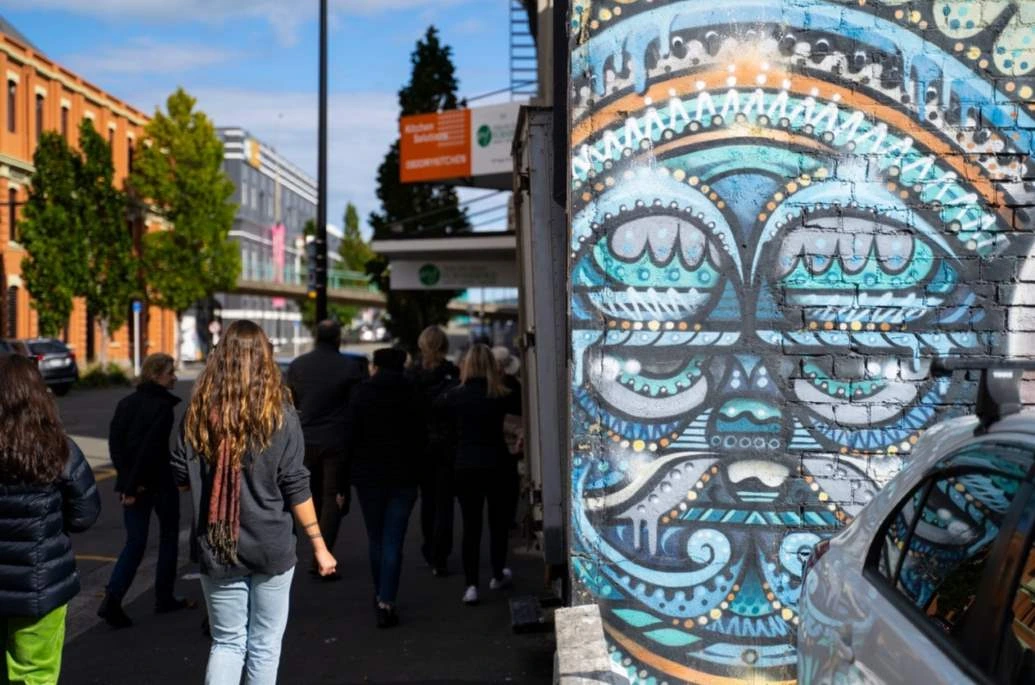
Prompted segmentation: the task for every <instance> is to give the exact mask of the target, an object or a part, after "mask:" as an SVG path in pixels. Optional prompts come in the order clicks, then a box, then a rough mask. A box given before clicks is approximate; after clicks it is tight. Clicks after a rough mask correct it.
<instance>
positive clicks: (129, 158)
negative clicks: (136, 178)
mask: <svg viewBox="0 0 1035 685" xmlns="http://www.w3.org/2000/svg"><path fill="white" fill-rule="evenodd" d="M133 152H134V150H133V139H132V138H126V173H129V172H131V171H133Z"/></svg>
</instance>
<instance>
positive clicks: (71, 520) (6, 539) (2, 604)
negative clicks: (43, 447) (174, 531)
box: [0, 440, 101, 618]
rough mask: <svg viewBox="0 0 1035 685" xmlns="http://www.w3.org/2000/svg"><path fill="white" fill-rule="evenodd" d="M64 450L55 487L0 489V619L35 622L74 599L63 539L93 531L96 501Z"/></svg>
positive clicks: (78, 464) (71, 565) (81, 461)
mask: <svg viewBox="0 0 1035 685" xmlns="http://www.w3.org/2000/svg"><path fill="white" fill-rule="evenodd" d="M68 447H69V455H68V463H67V464H65V469H64V471H62V473H61V475H60V476H59V477H58V480H57V482H55V483H51V484H49V485H5V484H0V617H2V616H27V617H34V618H40V617H43V616H45V615H47V614H48V613H50V612H51V611H53V610H54V609H56V608H58V607H59V606H62V605H63V604H67V603H68V602H69V600H71V599H72V598H73V597H75V596H76V595H77V594H78V593H79V572H78V571H77V570H76V567H75V556H74V555H73V554H72V543H71V541H70V540H69V538H68V534H69V533H78V532H81V531H84V530H86V529H87V528H89V527H90V526H92V525H93V523H94V521H96V520H97V516H98V515H99V514H100V513H101V498H100V495H99V494H98V493H97V484H96V483H95V482H94V479H93V471H91V470H90V465H89V464H87V463H86V459H85V458H84V457H83V453H82V452H81V451H80V450H79V447H78V446H77V445H76V444H75V443H74V442H72V441H71V440H69V441H68Z"/></svg>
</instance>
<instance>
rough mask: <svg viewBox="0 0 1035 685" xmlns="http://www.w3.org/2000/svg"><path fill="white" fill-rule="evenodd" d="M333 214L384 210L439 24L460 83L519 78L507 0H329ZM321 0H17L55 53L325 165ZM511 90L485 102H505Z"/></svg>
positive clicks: (133, 100) (27, 30)
mask: <svg viewBox="0 0 1035 685" xmlns="http://www.w3.org/2000/svg"><path fill="white" fill-rule="evenodd" d="M330 6H331V18H330V27H331V32H330V40H329V45H330V52H329V65H330V70H329V73H330V77H329V81H330V93H329V102H330V108H329V130H330V144H329V156H328V158H329V161H328V168H329V169H330V192H329V207H328V218H329V220H330V221H331V222H332V223H336V224H339V225H340V223H341V216H342V212H343V209H344V206H345V202H347V201H350V200H351V201H353V202H355V203H356V205H357V206H358V207H359V210H360V216H361V217H362V218H363V220H364V222H365V220H366V216H367V215H368V214H369V212H370V211H372V210H375V209H378V208H379V207H378V204H377V199H376V195H375V188H376V182H375V178H376V172H377V166H378V165H379V164H380V163H381V159H382V158H383V156H384V153H385V151H386V150H387V148H388V146H389V144H390V143H391V142H392V141H393V140H394V139H395V137H396V136H397V132H398V123H397V117H398V106H397V96H396V93H397V91H398V89H399V88H400V86H402V85H403V83H404V82H406V81H407V80H408V78H409V73H410V62H409V59H410V53H411V51H412V50H413V47H414V44H415V42H416V41H417V39H418V38H419V37H421V36H422V35H423V33H424V31H425V30H426V29H427V27H428V25H429V24H434V25H435V26H436V27H437V28H438V29H439V30H440V32H441V38H442V40H443V41H444V42H445V43H446V44H448V45H450V46H452V48H453V54H454V62H455V64H456V66H457V73H458V76H459V80H460V95H461V96H467V97H470V96H475V95H480V94H482V93H487V92H490V91H494V90H498V89H500V88H504V87H507V86H508V85H509V71H508V61H507V60H508V52H507V50H508V48H507V41H508V34H507V32H508V28H509V23H508V22H509V14H508V12H509V9H508V8H509V2H508V0H330ZM317 7H318V2H317V0H4V2H3V3H2V6H0V13H2V15H3V16H4V18H6V19H7V20H8V21H9V22H11V23H12V24H14V26H15V27H17V28H18V30H20V31H21V32H22V33H23V34H25V35H26V37H27V38H28V39H29V40H30V41H32V42H33V43H35V44H36V46H37V47H38V48H40V50H41V51H43V52H44V53H45V54H46V55H48V56H49V57H50V58H51V59H54V60H56V61H58V62H59V63H61V64H63V65H64V66H66V67H68V68H70V69H72V70H73V71H76V72H77V73H79V74H80V75H81V76H83V77H84V78H85V79H87V80H88V81H91V82H93V83H95V84H96V85H98V86H100V87H102V88H104V89H105V90H107V91H109V92H110V93H112V94H113V95H115V96H117V97H119V98H122V99H124V100H125V101H127V102H128V103H130V104H131V105H133V106H135V107H137V108H139V109H142V110H143V111H145V112H148V113H150V112H152V111H153V110H154V108H155V107H156V106H157V105H159V104H161V103H162V102H163V101H164V99H165V97H166V96H167V95H168V94H169V93H170V92H172V91H173V90H174V89H175V88H176V87H177V86H183V87H184V88H186V89H187V90H188V91H189V92H190V93H191V94H192V95H194V96H195V97H197V98H198V104H199V107H200V108H201V109H203V110H205V111H206V112H207V113H208V114H209V115H210V116H211V117H212V118H213V119H214V121H215V122H216V124H217V125H219V126H242V127H244V128H246V129H248V130H249V131H250V132H251V133H252V134H253V135H255V136H257V137H259V138H260V139H262V140H263V141H264V142H266V143H268V144H272V145H273V146H274V147H276V148H277V149H278V150H280V151H281V152H282V153H283V154H285V155H286V156H287V157H288V158H289V159H290V160H291V161H293V162H294V163H296V164H297V165H299V166H300V167H301V168H302V169H303V170H305V171H306V172H308V173H310V174H312V175H313V176H314V177H315V172H316V102H317V61H318V53H317V38H318V24H317V21H316V14H317ZM506 99H507V96H506V95H503V96H499V97H496V98H487V99H485V100H484V101H480V102H479V103H478V104H489V103H491V102H497V101H505V100H506Z"/></svg>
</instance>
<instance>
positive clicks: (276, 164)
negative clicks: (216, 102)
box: [181, 127, 342, 358]
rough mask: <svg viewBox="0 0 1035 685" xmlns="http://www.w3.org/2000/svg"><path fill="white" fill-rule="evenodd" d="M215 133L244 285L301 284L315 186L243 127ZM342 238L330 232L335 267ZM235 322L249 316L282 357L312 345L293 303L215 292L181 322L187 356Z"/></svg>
mask: <svg viewBox="0 0 1035 685" xmlns="http://www.w3.org/2000/svg"><path fill="white" fill-rule="evenodd" d="M217 133H218V135H219V137H220V139H221V140H222V141H223V170H224V171H225V172H226V173H227V175H228V176H229V177H230V179H231V180H232V181H233V182H234V185H235V187H236V190H235V193H234V197H233V201H234V202H235V203H237V205H238V210H237V216H236V217H235V219H234V226H233V230H232V231H231V232H230V236H231V237H232V238H233V239H234V240H236V241H237V242H238V244H239V245H240V248H241V280H242V281H244V282H249V283H268V284H276V283H290V284H297V283H299V282H301V281H303V280H304V276H303V275H304V273H305V271H304V269H305V243H306V236H305V225H306V222H308V221H310V220H315V218H316V182H315V181H314V180H313V179H312V178H311V177H310V176H308V175H307V174H306V173H304V172H303V171H302V170H301V169H299V168H298V167H297V166H295V165H294V164H292V163H291V162H289V161H288V160H287V159H285V158H284V157H283V156H282V155H281V154H280V153H278V152H277V151H276V150H275V149H274V148H273V147H272V146H269V145H266V144H264V143H262V142H261V141H259V140H257V139H256V138H254V137H253V136H251V135H250V134H249V133H248V132H247V131H244V130H243V129H240V128H232V127H230V128H219V129H217ZM341 236H342V234H341V231H340V230H339V229H337V228H336V227H333V226H329V227H328V240H329V245H328V248H329V249H328V253H329V259H330V260H331V265H332V267H333V265H334V263H335V260H340V257H339V255H338V245H339V244H340V241H341ZM273 290H275V288H273ZM238 319H251V320H253V321H255V322H256V323H258V324H259V325H260V326H262V328H263V330H265V332H266V334H267V335H268V336H269V338H270V341H271V342H272V343H273V345H274V347H275V348H276V349H277V351H278V352H279V353H282V354H284V355H285V356H291V355H294V354H297V353H298V352H299V351H301V350H304V349H306V348H307V347H309V346H310V345H311V344H312V335H311V333H310V331H309V330H308V329H306V328H305V327H304V326H303V325H302V313H301V308H300V303H299V302H297V301H296V300H293V299H290V298H284V297H275V296H271V295H249V294H240V293H220V294H218V295H216V296H215V298H213V299H212V300H211V301H209V302H208V303H207V306H201V307H196V308H195V310H194V311H193V312H191V313H190V314H188V316H187V317H186V318H185V321H186V322H187V323H186V325H185V328H184V347H183V349H182V350H181V352H182V353H183V355H184V357H185V358H190V357H192V356H193V357H199V356H201V355H203V354H204V352H205V350H206V349H207V348H208V346H209V345H211V343H212V338H213V336H214V335H217V334H218V332H219V331H220V330H221V329H222V328H223V327H225V326H226V325H228V324H229V323H231V322H232V321H235V320H238ZM214 322H216V323H214Z"/></svg>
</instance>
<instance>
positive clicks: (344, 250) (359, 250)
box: [338, 202, 376, 273]
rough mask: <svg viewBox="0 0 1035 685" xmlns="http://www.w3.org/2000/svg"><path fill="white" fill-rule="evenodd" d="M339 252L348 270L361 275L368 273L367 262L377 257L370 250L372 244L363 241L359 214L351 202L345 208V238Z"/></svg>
mask: <svg viewBox="0 0 1035 685" xmlns="http://www.w3.org/2000/svg"><path fill="white" fill-rule="evenodd" d="M338 252H339V254H341V259H342V261H343V262H344V263H345V268H346V269H348V270H349V271H359V272H360V273H363V272H365V271H366V268H367V262H369V261H370V260H371V259H373V258H374V257H375V256H376V255H375V253H374V251H373V250H372V249H370V244H369V243H367V241H365V240H363V235H362V234H361V233H360V232H359V212H357V211H356V205H354V204H352V203H351V202H350V203H349V204H348V205H347V206H346V207H345V237H344V238H343V239H342V241H341V246H340V247H339V248H338Z"/></svg>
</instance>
